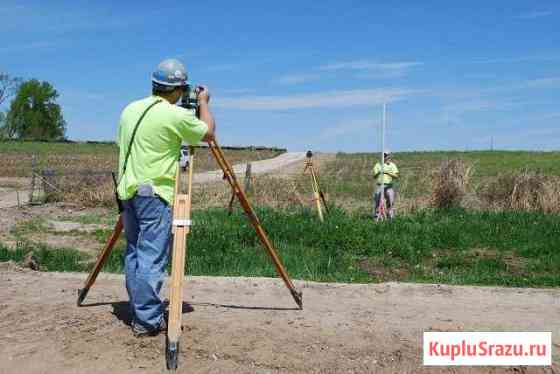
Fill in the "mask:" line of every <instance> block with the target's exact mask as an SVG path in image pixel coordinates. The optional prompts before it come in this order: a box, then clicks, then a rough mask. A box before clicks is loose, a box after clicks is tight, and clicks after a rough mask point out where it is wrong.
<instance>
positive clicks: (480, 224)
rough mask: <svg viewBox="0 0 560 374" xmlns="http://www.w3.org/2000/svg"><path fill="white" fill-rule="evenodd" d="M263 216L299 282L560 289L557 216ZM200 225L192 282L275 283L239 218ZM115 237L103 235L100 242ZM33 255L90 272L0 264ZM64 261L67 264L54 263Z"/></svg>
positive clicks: (42, 253)
mask: <svg viewBox="0 0 560 374" xmlns="http://www.w3.org/2000/svg"><path fill="white" fill-rule="evenodd" d="M258 214H259V216H260V217H261V220H262V223H263V225H264V227H265V228H266V230H267V231H268V233H269V234H270V237H271V239H272V241H273V243H274V244H275V246H276V248H277V250H278V252H279V254H280V256H281V258H282V259H283V261H284V264H285V266H286V268H287V270H288V272H289V273H290V275H291V276H292V277H293V278H296V279H307V280H314V281H331V282H378V281H384V280H398V281H414V282H438V283H448V284H478V285H503V286H526V287H556V286H560V253H559V252H558V250H557V249H558V248H559V247H560V216H557V215H546V214H541V213H529V212H501V213H495V212H494V213H490V212H467V211H464V210H453V211H430V210H426V211H422V212H420V213H416V214H411V215H408V216H403V217H399V218H398V219H396V220H395V221H392V222H385V223H381V224H374V223H373V222H372V221H371V219H369V218H367V216H366V215H365V214H363V212H356V213H354V214H349V213H345V212H344V211H342V210H335V211H334V212H333V214H332V215H330V216H329V218H328V219H327V220H326V222H325V223H324V224H321V223H319V222H318V219H317V218H316V216H315V215H313V214H310V213H306V212H287V211H282V210H272V209H259V210H258ZM193 219H194V221H195V224H194V226H193V231H192V233H191V234H190V235H189V237H188V250H187V254H188V273H190V274H192V275H216V276H266V277H268V276H276V275H275V271H274V268H273V266H272V265H271V262H270V260H269V259H268V257H267V256H266V254H265V253H264V251H263V250H262V248H261V246H260V243H259V241H258V239H257V237H256V235H255V232H254V230H253V228H252V227H251V226H250V225H249V223H248V220H247V219H246V218H245V217H244V216H243V215H242V214H241V213H240V212H237V213H235V214H234V215H232V216H228V214H227V212H226V211H225V210H223V209H210V210H204V211H195V212H194V214H193ZM109 233H110V231H109V230H99V231H98V232H97V233H96V235H97V237H98V239H99V241H100V243H101V242H103V241H104V240H105V239H106V237H107V236H108V235H109ZM100 246H101V245H100ZM26 250H33V251H38V253H39V257H41V258H42V259H44V260H45V261H46V263H47V266H46V269H47V270H60V271H83V270H84V265H83V257H81V256H83V255H81V254H77V253H76V252H75V251H68V250H60V251H59V250H53V251H51V252H50V254H48V252H49V251H46V250H45V249H44V248H42V247H39V248H23V249H19V252H18V251H15V252H13V251H9V250H7V249H5V248H3V247H0V261H6V260H10V259H12V260H16V261H17V260H18V259H21V258H22V253H24V252H25V251H26ZM123 251H124V241H122V240H121V241H119V244H118V245H117V247H116V249H115V250H114V251H113V253H112V255H111V257H110V259H109V261H108V263H107V265H106V266H105V268H104V271H109V272H122V259H123ZM59 253H60V254H59ZM49 256H50V257H49ZM57 256H61V257H63V258H62V259H60V260H57V261H55V258H57ZM51 257H52V258H51ZM41 261H42V260H41V259H40V260H39V263H40V264H42V262H41ZM58 266H59V267H58Z"/></svg>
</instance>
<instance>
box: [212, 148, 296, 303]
mask: <svg viewBox="0 0 560 374" xmlns="http://www.w3.org/2000/svg"><path fill="white" fill-rule="evenodd" d="M209 145H210V151H211V152H212V154H213V155H214V158H215V159H216V161H217V162H218V164H219V165H220V167H221V168H222V170H223V172H224V175H225V176H226V178H227V179H228V182H229V184H230V185H231V186H232V188H233V190H234V191H235V194H236V195H237V197H238V198H239V203H240V204H241V207H242V208H243V210H244V211H245V214H247V217H249V221H250V222H251V224H252V225H253V227H254V229H255V231H256V232H257V236H258V237H259V239H260V240H261V243H262V245H263V247H264V249H265V251H266V252H267V253H268V255H269V256H270V259H271V260H272V262H273V264H274V267H275V268H276V272H277V273H278V274H279V275H280V277H281V278H282V280H283V281H284V284H285V285H286V287H287V288H288V289H289V290H290V293H291V294H292V297H293V298H294V301H295V302H296V304H297V305H298V306H299V308H300V309H303V299H302V293H301V292H299V291H297V290H296V288H295V287H294V285H293V283H292V281H291V280H290V277H289V276H288V273H287V272H286V270H285V269H284V266H283V265H282V261H281V260H280V258H279V257H278V255H277V254H276V251H275V250H274V247H273V246H272V243H271V242H270V240H269V239H268V236H267V235H266V232H265V231H264V229H263V227H262V226H261V224H260V222H259V219H258V217H257V215H256V214H255V212H254V210H253V208H252V207H251V204H250V203H249V200H247V197H246V196H245V193H244V192H243V190H242V189H241V187H240V186H239V182H238V181H237V179H236V177H235V173H234V171H233V169H232V168H231V166H230V165H229V164H228V162H227V160H226V159H225V157H224V154H223V152H222V149H221V148H220V146H219V145H218V143H217V142H216V141H215V140H213V141H211V142H210V143H209Z"/></svg>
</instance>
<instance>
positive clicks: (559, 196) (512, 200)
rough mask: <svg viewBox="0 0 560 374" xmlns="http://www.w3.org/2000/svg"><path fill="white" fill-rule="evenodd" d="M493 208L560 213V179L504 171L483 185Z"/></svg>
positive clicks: (483, 189) (484, 197) (488, 205)
mask: <svg viewBox="0 0 560 374" xmlns="http://www.w3.org/2000/svg"><path fill="white" fill-rule="evenodd" d="M480 196H481V198H482V200H483V201H484V202H485V203H486V205H487V207H488V208H491V209H509V210H526V211H540V212H545V213H558V212H560V178H558V177H552V176H547V175H543V174H541V173H536V172H530V171H528V170H523V171H522V172H521V173H518V174H513V173H510V174H502V175H499V176H498V178H496V179H494V180H492V181H490V182H488V183H487V184H486V185H484V186H483V187H482V188H481V191H480Z"/></svg>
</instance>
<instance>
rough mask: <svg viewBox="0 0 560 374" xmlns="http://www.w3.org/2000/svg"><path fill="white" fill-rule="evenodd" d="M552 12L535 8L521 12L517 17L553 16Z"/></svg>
mask: <svg viewBox="0 0 560 374" xmlns="http://www.w3.org/2000/svg"><path fill="white" fill-rule="evenodd" d="M551 15H552V12H551V11H549V10H533V11H530V12H525V13H521V14H520V15H518V16H517V17H516V18H518V19H536V18H541V17H548V16H551Z"/></svg>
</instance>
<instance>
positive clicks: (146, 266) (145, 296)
mask: <svg viewBox="0 0 560 374" xmlns="http://www.w3.org/2000/svg"><path fill="white" fill-rule="evenodd" d="M123 205H124V211H123V219H124V230H125V233H126V241H127V246H126V255H125V260H124V263H125V273H126V290H127V291H128V297H129V299H130V306H131V310H132V317H133V319H132V323H133V326H134V325H139V326H140V327H143V328H144V329H147V330H154V329H157V328H158V327H159V324H160V323H161V321H162V318H163V312H164V308H165V307H164V305H163V303H162V301H161V299H160V297H159V292H160V291H161V287H162V286H163V280H164V272H165V268H166V266H167V263H168V262H169V242H170V235H171V209H170V208H169V205H167V203H166V202H165V201H164V200H162V199H160V198H159V197H157V196H138V195H136V196H135V197H134V198H132V199H130V200H126V201H123Z"/></svg>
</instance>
